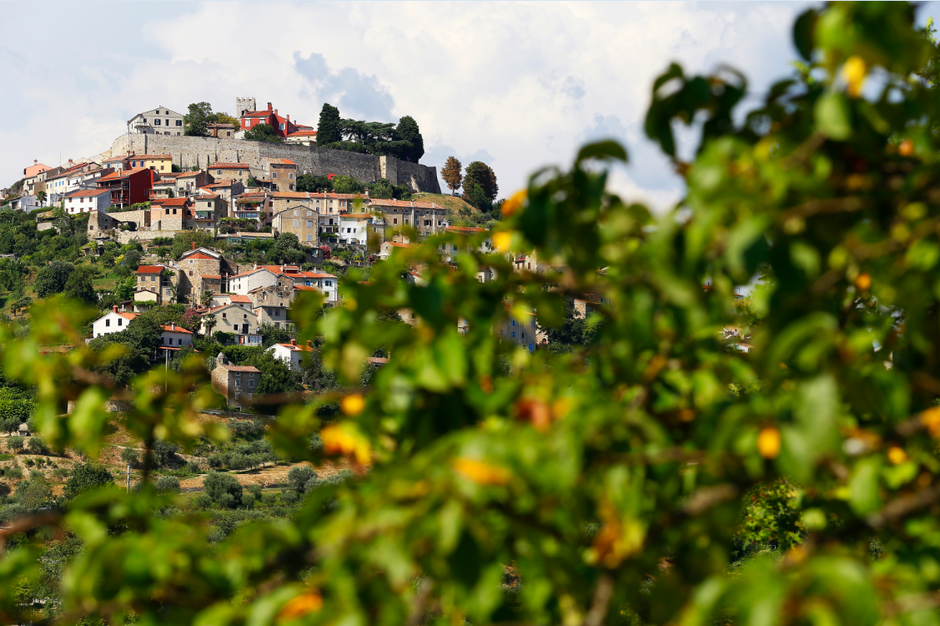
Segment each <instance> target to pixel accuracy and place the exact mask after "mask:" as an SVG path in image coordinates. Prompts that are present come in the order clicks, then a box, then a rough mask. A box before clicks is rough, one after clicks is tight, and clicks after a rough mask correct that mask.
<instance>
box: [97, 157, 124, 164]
mask: <svg viewBox="0 0 940 626" xmlns="http://www.w3.org/2000/svg"><path fill="white" fill-rule="evenodd" d="M129 158H130V157H128V156H113V157H111V158H110V159H105V160H104V161H102V163H116V162H117V161H123V160H124V159H129Z"/></svg>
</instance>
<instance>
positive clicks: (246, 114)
mask: <svg viewBox="0 0 940 626" xmlns="http://www.w3.org/2000/svg"><path fill="white" fill-rule="evenodd" d="M272 113H274V111H245V112H244V113H242V117H261V116H264V117H267V116H269V115H271V114H272Z"/></svg>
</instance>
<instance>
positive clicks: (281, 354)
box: [268, 339, 313, 372]
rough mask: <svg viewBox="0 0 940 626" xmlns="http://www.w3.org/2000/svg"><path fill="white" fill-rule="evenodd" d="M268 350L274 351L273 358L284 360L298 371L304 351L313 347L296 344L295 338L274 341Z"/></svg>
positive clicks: (311, 350) (306, 351)
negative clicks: (283, 341)
mask: <svg viewBox="0 0 940 626" xmlns="http://www.w3.org/2000/svg"><path fill="white" fill-rule="evenodd" d="M268 352H273V353H274V358H275V359H280V360H281V361H284V362H285V363H287V364H288V365H290V368H291V369H292V370H294V371H295V372H299V371H300V364H301V363H302V362H303V356H304V354H305V353H308V352H313V348H312V347H310V346H298V345H297V340H296V339H291V342H290V343H276V344H274V345H273V346H271V347H270V348H268Z"/></svg>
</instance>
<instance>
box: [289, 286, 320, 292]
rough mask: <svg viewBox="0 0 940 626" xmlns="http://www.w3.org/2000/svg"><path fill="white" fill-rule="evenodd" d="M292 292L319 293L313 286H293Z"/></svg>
mask: <svg viewBox="0 0 940 626" xmlns="http://www.w3.org/2000/svg"><path fill="white" fill-rule="evenodd" d="M294 290H296V291H320V290H319V289H317V288H316V287H314V286H313V285H294Z"/></svg>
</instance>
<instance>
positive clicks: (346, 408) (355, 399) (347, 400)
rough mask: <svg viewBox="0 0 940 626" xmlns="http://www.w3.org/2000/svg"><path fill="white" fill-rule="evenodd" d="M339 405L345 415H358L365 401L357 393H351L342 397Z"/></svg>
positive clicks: (364, 406)
mask: <svg viewBox="0 0 940 626" xmlns="http://www.w3.org/2000/svg"><path fill="white" fill-rule="evenodd" d="M339 406H340V408H341V409H342V410H343V413H345V414H346V415H359V414H360V413H362V411H363V410H364V409H365V408H366V401H365V399H364V398H363V397H362V396H361V395H359V394H358V393H353V394H350V395H348V396H346V397H344V398H343V399H342V401H340V403H339Z"/></svg>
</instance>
